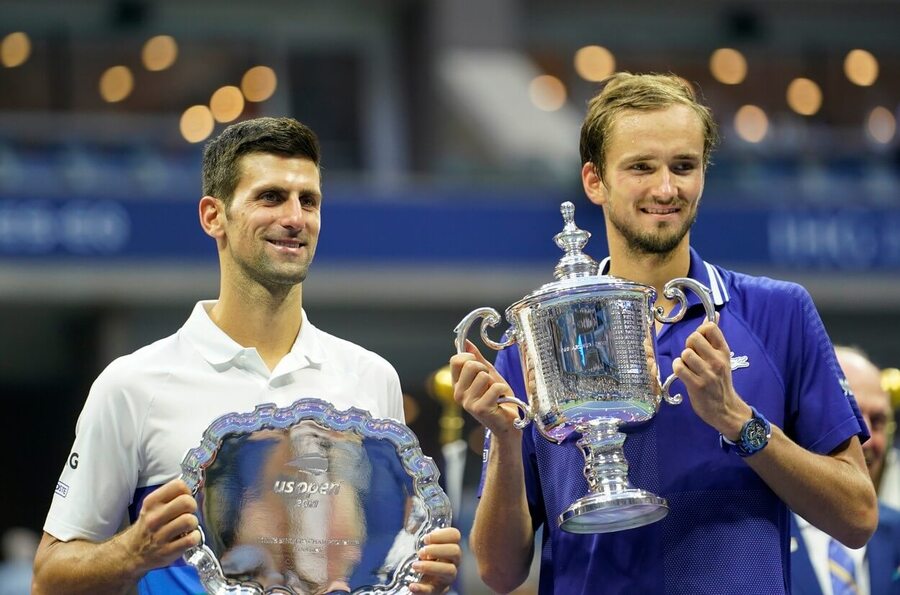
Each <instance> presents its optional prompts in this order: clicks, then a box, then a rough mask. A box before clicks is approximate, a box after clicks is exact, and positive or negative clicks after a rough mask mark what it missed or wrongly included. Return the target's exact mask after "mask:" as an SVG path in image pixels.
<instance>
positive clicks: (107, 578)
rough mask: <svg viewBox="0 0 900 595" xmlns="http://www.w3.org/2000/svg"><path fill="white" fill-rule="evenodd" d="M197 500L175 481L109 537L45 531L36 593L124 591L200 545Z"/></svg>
mask: <svg viewBox="0 0 900 595" xmlns="http://www.w3.org/2000/svg"><path fill="white" fill-rule="evenodd" d="M196 512H197V501H196V500H194V497H193V496H192V495H191V491H190V490H189V489H188V487H187V485H186V484H185V483H184V482H183V481H181V480H180V479H173V480H172V481H170V482H168V483H167V484H165V485H163V486H162V487H160V488H158V489H156V490H154V491H153V492H151V493H150V494H149V495H148V496H147V498H145V499H144V503H143V505H142V506H141V512H140V514H139V515H138V518H137V520H136V521H135V522H134V524H133V525H131V526H130V527H128V528H127V529H125V530H124V531H122V532H120V533H118V534H116V535H115V536H113V537H112V538H111V539H108V540H106V541H103V542H99V543H95V542H91V541H87V540H84V539H72V540H70V541H59V540H58V539H56V538H55V537H54V536H53V535H51V534H49V533H46V532H45V533H44V536H43V538H42V539H41V543H40V545H39V546H38V551H37V555H36V556H35V560H34V579H33V582H32V591H31V592H32V594H33V595H63V594H65V595H113V594H115V595H120V594H124V593H132V592H133V590H134V586H135V584H137V582H138V581H139V580H140V579H141V577H143V576H144V575H145V574H147V573H148V572H150V571H151V570H153V569H154V568H160V567H162V566H166V565H167V564H170V563H171V562H174V561H175V560H177V559H178V557H179V556H181V555H182V554H183V553H184V552H185V551H187V550H188V548H191V547H194V546H197V545H199V544H200V531H198V530H197V525H198V520H197V516H196V514H195V513H196Z"/></svg>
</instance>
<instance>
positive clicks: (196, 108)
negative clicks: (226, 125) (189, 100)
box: [180, 105, 216, 143]
mask: <svg viewBox="0 0 900 595" xmlns="http://www.w3.org/2000/svg"><path fill="white" fill-rule="evenodd" d="M215 125H216V123H215V120H214V118H213V115H212V112H210V111H209V108H208V107H206V106H205V105H193V106H191V107H189V108H187V109H186V110H184V113H183V114H182V115H181V126H180V127H181V135H182V136H183V137H184V139H185V140H186V141H188V142H190V143H199V142H202V141H204V140H206V139H207V138H209V135H210V134H212V131H213V128H215Z"/></svg>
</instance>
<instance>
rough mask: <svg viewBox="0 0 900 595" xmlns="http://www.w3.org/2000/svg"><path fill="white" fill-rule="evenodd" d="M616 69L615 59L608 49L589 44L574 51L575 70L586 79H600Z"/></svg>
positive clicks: (592, 80)
mask: <svg viewBox="0 0 900 595" xmlns="http://www.w3.org/2000/svg"><path fill="white" fill-rule="evenodd" d="M615 71H616V59H615V57H614V56H613V55H612V52H610V51H609V50H608V49H606V48H605V47H603V46H599V45H589V46H585V47H583V48H581V49H579V50H578V51H577V52H575V72H577V73H578V76H580V77H581V78H583V79H584V80H586V81H590V82H592V83H596V82H599V81H602V80H603V79H605V78H606V77H608V76H610V75H611V74H612V73H614V72H615Z"/></svg>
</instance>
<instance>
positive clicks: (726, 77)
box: [709, 48, 747, 85]
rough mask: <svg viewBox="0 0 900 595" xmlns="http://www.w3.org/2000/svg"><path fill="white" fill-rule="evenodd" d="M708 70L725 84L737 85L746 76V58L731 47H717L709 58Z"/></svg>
mask: <svg viewBox="0 0 900 595" xmlns="http://www.w3.org/2000/svg"><path fill="white" fill-rule="evenodd" d="M709 71H710V72H711V73H712V75H713V77H715V79H716V80H717V81H719V82H720V83H722V84H725V85H739V84H740V83H742V82H744V79H745V78H747V59H746V58H744V55H743V54H742V53H740V52H739V51H737V50H735V49H732V48H719V49H717V50H716V51H714V52H713V53H712V56H710V58H709Z"/></svg>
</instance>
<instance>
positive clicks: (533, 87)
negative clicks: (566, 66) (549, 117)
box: [528, 74, 566, 112]
mask: <svg viewBox="0 0 900 595" xmlns="http://www.w3.org/2000/svg"><path fill="white" fill-rule="evenodd" d="M528 97H529V98H530V99H531V103H532V104H533V105H534V106H535V107H536V108H538V109H539V110H543V111H545V112H555V111H556V110H558V109H559V108H561V107H562V106H564V105H565V104H566V86H565V85H564V84H563V82H562V81H561V80H559V79H558V78H557V77H555V76H553V75H551V74H542V75H540V76H536V77H535V78H534V79H533V80H532V81H531V84H530V85H529V86H528Z"/></svg>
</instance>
